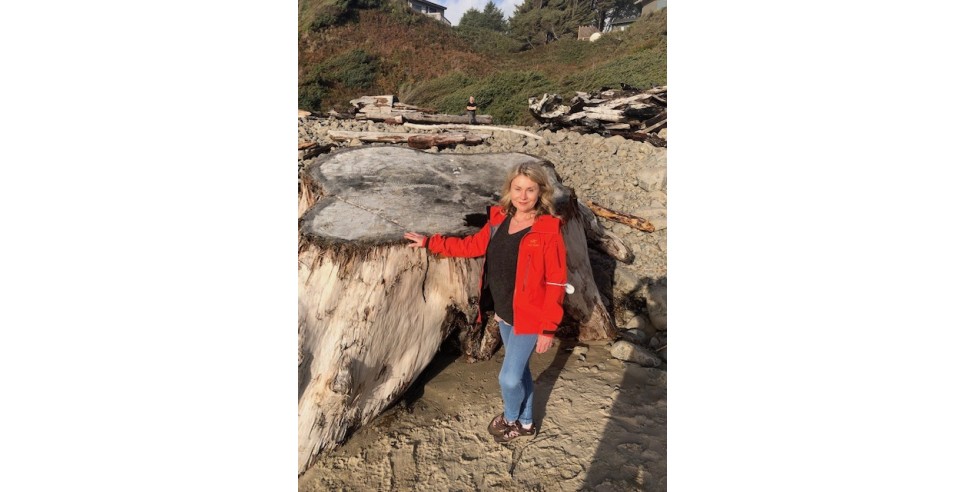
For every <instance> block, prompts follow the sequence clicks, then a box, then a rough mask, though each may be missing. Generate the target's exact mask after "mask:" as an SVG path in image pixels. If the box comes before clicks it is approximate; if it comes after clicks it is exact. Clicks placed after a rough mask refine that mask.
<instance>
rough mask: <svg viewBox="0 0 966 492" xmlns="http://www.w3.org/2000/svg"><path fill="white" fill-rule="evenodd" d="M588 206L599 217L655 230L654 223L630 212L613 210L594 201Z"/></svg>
mask: <svg viewBox="0 0 966 492" xmlns="http://www.w3.org/2000/svg"><path fill="white" fill-rule="evenodd" d="M587 208H589V209H590V210H591V211H593V212H594V214H595V215H597V216H598V217H603V218H605V219H610V220H613V221H614V222H620V223H621V224H624V225H626V226H630V227H633V228H635V229H637V230H639V231H644V232H654V224H651V223H650V222H648V221H647V219H642V218H640V217H636V216H633V215H630V214H625V213H622V212H618V211H616V210H611V209H609V208H607V207H602V206H600V205H597V204H596V203H594V202H591V201H588V202H587Z"/></svg>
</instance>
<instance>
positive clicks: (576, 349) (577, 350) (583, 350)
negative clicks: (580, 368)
mask: <svg viewBox="0 0 966 492" xmlns="http://www.w3.org/2000/svg"><path fill="white" fill-rule="evenodd" d="M588 350H590V349H589V348H587V347H585V346H583V345H578V346H576V347H574V355H584V354H586V353H587V351H588Z"/></svg>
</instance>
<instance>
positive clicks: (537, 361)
mask: <svg viewBox="0 0 966 492" xmlns="http://www.w3.org/2000/svg"><path fill="white" fill-rule="evenodd" d="M585 350H586V353H582V352H584V351H585ZM502 360H503V349H502V348H501V349H500V351H499V352H498V353H497V355H496V356H495V357H493V359H491V360H489V361H483V362H477V363H473V364H468V363H466V362H463V361H462V360H460V359H459V358H458V354H457V353H456V351H455V350H454V349H452V348H450V347H449V346H444V348H443V350H442V351H441V353H440V355H439V356H437V358H436V359H435V360H434V362H433V363H432V365H431V366H430V367H429V368H427V370H426V371H425V372H424V373H423V375H422V376H421V377H420V379H419V380H418V381H417V382H416V383H415V384H414V386H413V387H412V388H411V389H410V390H409V392H408V393H407V394H406V396H405V397H404V398H403V399H402V401H400V402H399V403H398V404H396V405H394V406H393V407H392V408H390V409H388V410H387V411H386V412H384V413H383V415H382V416H380V417H379V418H378V419H377V420H376V421H375V422H373V423H372V424H370V425H369V426H367V427H365V428H363V429H361V430H359V431H357V432H356V433H355V434H354V435H353V436H352V437H350V438H349V439H348V441H346V443H345V444H344V445H343V446H341V447H340V448H338V449H336V450H335V451H333V452H332V453H330V454H328V455H327V456H324V457H323V458H322V459H320V460H319V462H318V463H316V464H315V466H313V467H311V468H310V469H309V470H308V471H307V472H306V473H305V474H304V475H302V477H300V479H299V490H300V491H301V492H321V491H331V490H345V491H350V490H501V489H502V490H595V491H608V490H615V491H617V490H666V489H667V461H666V456H667V425H666V424H667V404H666V397H667V371H666V364H665V365H664V366H662V367H660V368H645V367H641V366H639V365H637V364H634V363H629V362H622V361H620V360H617V359H615V358H613V357H611V356H610V351H609V346H608V344H607V343H603V342H601V343H591V344H578V343H576V342H575V341H573V340H558V344H557V345H556V346H555V347H553V348H551V349H550V350H549V351H547V352H546V353H544V354H534V355H533V358H532V359H531V362H530V364H531V370H532V371H533V374H534V378H535V417H536V422H537V424H538V425H539V430H538V432H537V434H536V435H535V436H532V437H523V438H518V439H515V440H513V441H510V442H509V443H505V444H503V443H497V442H495V441H494V440H493V438H492V437H491V436H490V435H489V433H487V431H486V425H487V424H488V423H489V421H490V419H491V418H492V417H493V416H494V415H496V414H497V413H499V412H500V411H501V406H500V405H501V400H500V390H499V384H498V382H497V374H498V373H499V369H500V364H501V362H502Z"/></svg>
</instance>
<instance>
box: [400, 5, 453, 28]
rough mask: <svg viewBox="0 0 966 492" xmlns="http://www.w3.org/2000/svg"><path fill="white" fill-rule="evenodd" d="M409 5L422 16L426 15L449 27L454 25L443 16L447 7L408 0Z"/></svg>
mask: <svg viewBox="0 0 966 492" xmlns="http://www.w3.org/2000/svg"><path fill="white" fill-rule="evenodd" d="M406 1H407V3H409V8H411V9H413V10H415V11H416V12H419V13H421V14H426V15H428V16H430V17H432V18H434V19H436V20H438V21H440V22H442V23H444V24H446V25H447V26H452V25H453V23H452V22H450V21H449V19H447V18H446V17H445V16H444V15H443V14H444V13H445V10H446V7H443V6H442V5H439V4H436V3H433V2H427V1H426V0H406Z"/></svg>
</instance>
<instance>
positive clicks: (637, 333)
mask: <svg viewBox="0 0 966 492" xmlns="http://www.w3.org/2000/svg"><path fill="white" fill-rule="evenodd" d="M620 336H621V339H623V340H627V341H628V342H631V343H633V344H634V345H640V346H642V347H647V346H648V341H647V340H648V339H649V338H652V337H650V336H649V335H648V334H647V333H645V332H643V331H641V330H638V329H630V330H624V331H622V332H621V333H620ZM658 346H659V347H660V345H658Z"/></svg>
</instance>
